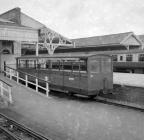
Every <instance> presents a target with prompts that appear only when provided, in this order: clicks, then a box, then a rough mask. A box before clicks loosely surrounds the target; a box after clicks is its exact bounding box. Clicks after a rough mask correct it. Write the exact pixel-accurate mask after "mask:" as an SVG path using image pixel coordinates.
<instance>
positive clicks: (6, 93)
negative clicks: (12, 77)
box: [0, 79, 13, 103]
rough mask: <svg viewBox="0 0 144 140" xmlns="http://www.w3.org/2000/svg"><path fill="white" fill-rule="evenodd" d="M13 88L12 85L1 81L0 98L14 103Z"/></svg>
mask: <svg viewBox="0 0 144 140" xmlns="http://www.w3.org/2000/svg"><path fill="white" fill-rule="evenodd" d="M11 88H12V86H11V85H9V84H8V83H6V82H5V81H3V80H1V79H0V96H1V97H2V98H3V99H4V100H6V101H8V102H9V103H13V100H12V89H11Z"/></svg>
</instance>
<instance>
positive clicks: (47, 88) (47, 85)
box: [45, 76, 49, 97]
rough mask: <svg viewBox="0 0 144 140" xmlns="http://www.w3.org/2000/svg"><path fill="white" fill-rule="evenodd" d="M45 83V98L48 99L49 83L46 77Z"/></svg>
mask: <svg viewBox="0 0 144 140" xmlns="http://www.w3.org/2000/svg"><path fill="white" fill-rule="evenodd" d="M45 81H46V96H47V97H49V83H48V77H47V76H45Z"/></svg>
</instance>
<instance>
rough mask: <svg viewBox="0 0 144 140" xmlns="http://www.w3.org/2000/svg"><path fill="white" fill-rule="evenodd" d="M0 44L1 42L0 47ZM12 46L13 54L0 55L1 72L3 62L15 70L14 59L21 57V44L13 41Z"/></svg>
mask: <svg viewBox="0 0 144 140" xmlns="http://www.w3.org/2000/svg"><path fill="white" fill-rule="evenodd" d="M1 42H2V41H0V45H1ZM13 44H14V54H1V55H0V60H1V61H0V62H1V63H0V67H1V68H2V70H3V65H4V61H5V62H6V64H8V65H9V66H11V67H13V68H16V67H15V64H16V59H15V58H16V57H19V56H21V43H20V42H16V41H14V42H13ZM1 46H2V45H1ZM1 46H0V47H1Z"/></svg>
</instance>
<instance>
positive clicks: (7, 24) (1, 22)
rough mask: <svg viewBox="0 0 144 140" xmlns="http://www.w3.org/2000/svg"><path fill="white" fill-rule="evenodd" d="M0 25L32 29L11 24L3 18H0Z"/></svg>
mask: <svg viewBox="0 0 144 140" xmlns="http://www.w3.org/2000/svg"><path fill="white" fill-rule="evenodd" d="M0 25H5V26H15V27H24V28H29V29H32V28H31V27H26V26H23V25H19V24H17V23H15V22H12V21H10V20H7V19H3V18H0Z"/></svg>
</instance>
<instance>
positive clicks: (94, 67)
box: [90, 60, 100, 73]
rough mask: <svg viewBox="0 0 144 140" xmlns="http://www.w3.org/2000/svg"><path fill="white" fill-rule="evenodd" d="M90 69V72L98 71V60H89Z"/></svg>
mask: <svg viewBox="0 0 144 140" xmlns="http://www.w3.org/2000/svg"><path fill="white" fill-rule="evenodd" d="M90 71H91V73H100V61H99V60H91V62H90Z"/></svg>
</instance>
